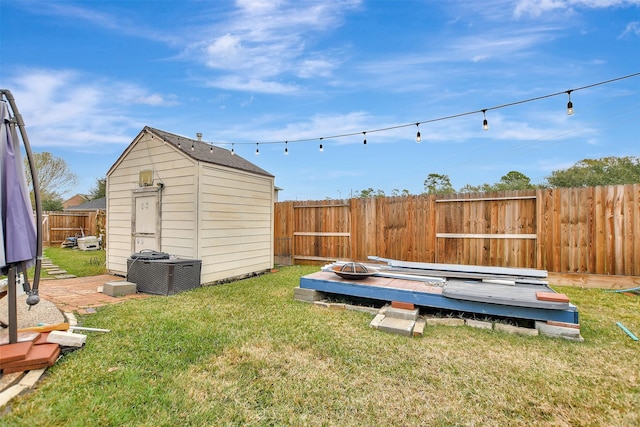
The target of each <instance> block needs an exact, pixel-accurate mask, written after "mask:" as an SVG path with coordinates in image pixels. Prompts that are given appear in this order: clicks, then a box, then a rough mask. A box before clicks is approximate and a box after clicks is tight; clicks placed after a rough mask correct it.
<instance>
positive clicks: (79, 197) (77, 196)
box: [62, 194, 88, 209]
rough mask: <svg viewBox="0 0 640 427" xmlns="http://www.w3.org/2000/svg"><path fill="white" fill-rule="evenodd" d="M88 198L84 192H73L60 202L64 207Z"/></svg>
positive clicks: (82, 201)
mask: <svg viewBox="0 0 640 427" xmlns="http://www.w3.org/2000/svg"><path fill="white" fill-rule="evenodd" d="M87 200H88V197H87V196H86V195H84V194H75V195H73V196H71V197H69V198H68V199H67V200H65V201H64V202H62V206H63V207H64V208H65V209H66V208H68V207H71V206H77V205H79V204H81V203H84V202H86V201H87Z"/></svg>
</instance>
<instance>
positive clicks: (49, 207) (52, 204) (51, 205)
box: [41, 199, 64, 212]
mask: <svg viewBox="0 0 640 427" xmlns="http://www.w3.org/2000/svg"><path fill="white" fill-rule="evenodd" d="M41 204H42V210H43V211H44V212H62V211H63V210H64V206H62V200H61V199H42V200H41Z"/></svg>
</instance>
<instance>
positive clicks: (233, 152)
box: [231, 142, 236, 156]
mask: <svg viewBox="0 0 640 427" xmlns="http://www.w3.org/2000/svg"><path fill="white" fill-rule="evenodd" d="M231 155H232V156H235V155H236V152H235V151H234V150H233V142H232V143H231Z"/></svg>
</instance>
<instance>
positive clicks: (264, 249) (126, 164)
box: [106, 126, 275, 284]
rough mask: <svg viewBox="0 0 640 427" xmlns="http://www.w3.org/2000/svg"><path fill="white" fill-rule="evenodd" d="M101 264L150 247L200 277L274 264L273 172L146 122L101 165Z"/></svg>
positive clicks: (119, 270) (122, 268) (117, 262)
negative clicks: (184, 262) (191, 264)
mask: <svg viewBox="0 0 640 427" xmlns="http://www.w3.org/2000/svg"><path fill="white" fill-rule="evenodd" d="M106 194H107V254H106V255H107V270H109V271H110V272H111V273H114V274H121V275H125V274H126V273H127V259H128V258H129V257H130V256H131V255H132V254H134V253H138V252H140V251H143V250H155V251H160V252H165V253H168V254H170V255H174V256H177V257H179V258H185V259H198V260H201V262H202V272H201V279H200V281H201V283H203V284H206V283H213V282H218V281H221V280H225V279H229V278H235V277H243V276H247V275H250V274H252V273H256V272H262V271H265V270H269V269H271V268H272V267H273V222H274V219H273V206H274V198H275V194H274V176H273V175H271V174H270V173H268V172H267V171H265V170H263V169H261V168H259V167H258V166H256V165H254V164H253V163H251V162H249V161H247V160H245V159H243V158H242V157H240V156H238V155H235V154H234V153H233V151H229V150H226V149H224V148H220V147H215V146H212V145H210V144H208V143H206V142H203V141H201V140H200V138H198V139H197V140H194V139H190V138H186V137H182V136H179V135H175V134H171V133H168V132H164V131H161V130H158V129H154V128H151V127H148V126H147V127H145V128H144V129H143V130H142V131H141V132H140V133H139V134H138V136H136V138H135V139H134V140H133V142H131V144H130V145H129V146H128V147H127V149H126V150H125V151H124V152H123V153H122V155H121V156H120V157H119V158H118V160H117V161H116V162H115V163H114V165H113V166H112V167H111V168H110V169H109V171H108V172H107V187H106Z"/></svg>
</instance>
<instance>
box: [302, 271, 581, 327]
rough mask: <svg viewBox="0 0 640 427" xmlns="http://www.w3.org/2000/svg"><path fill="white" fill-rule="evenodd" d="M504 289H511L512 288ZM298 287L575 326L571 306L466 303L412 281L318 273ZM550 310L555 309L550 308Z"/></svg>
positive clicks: (304, 278) (432, 287)
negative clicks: (358, 278) (345, 276)
mask: <svg viewBox="0 0 640 427" xmlns="http://www.w3.org/2000/svg"><path fill="white" fill-rule="evenodd" d="M504 287H505V288H513V287H512V286H504ZM300 288H303V289H313V290H316V291H320V292H326V293H333V294H339V295H349V296H353V297H360V298H370V299H376V300H381V301H399V302H406V303H411V304H414V305H416V306H419V307H430V308H436V309H444V310H453V311H461V312H468V313H479V314H483V315H488V316H504V317H513V318H519V319H530V320H539V321H547V320H551V321H557V322H566V323H573V324H575V323H579V321H578V311H577V309H576V307H575V306H574V305H572V304H568V303H565V304H561V303H557V304H555V305H554V304H553V303H550V304H547V305H545V307H546V308H541V306H538V307H526V306H518V305H506V304H495V303H489V302H482V301H470V300H465V299H457V298H451V297H446V296H444V295H442V288H441V287H437V286H431V285H429V284H428V283H425V282H419V281H414V280H405V279H392V278H386V277H377V276H373V277H368V278H367V279H365V280H360V281H351V280H346V279H342V278H340V277H338V276H337V275H336V274H334V273H331V272H324V271H320V272H317V273H312V274H309V275H307V276H303V277H301V278H300ZM505 291H509V289H505ZM503 301H506V299H505V300H503ZM550 307H551V308H550ZM553 307H558V308H557V309H554V308H553Z"/></svg>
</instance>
